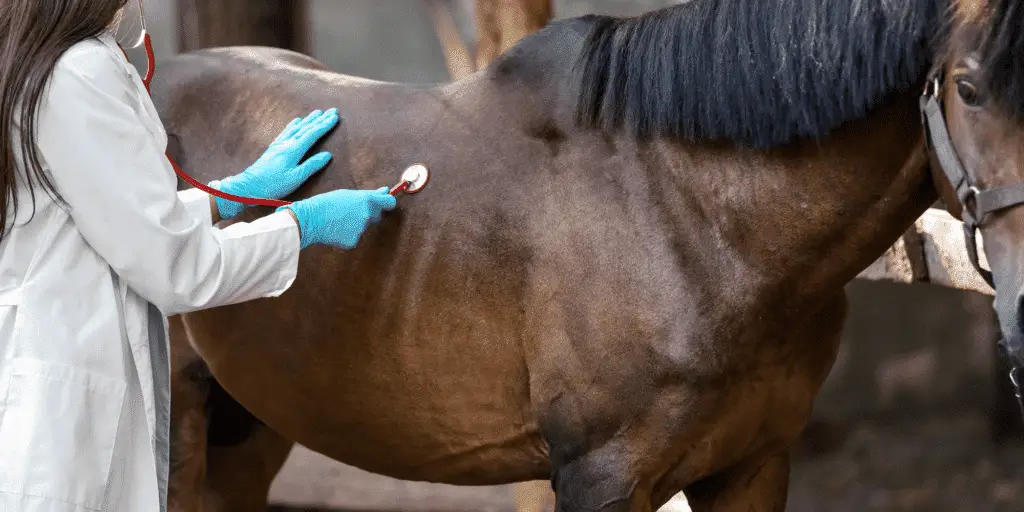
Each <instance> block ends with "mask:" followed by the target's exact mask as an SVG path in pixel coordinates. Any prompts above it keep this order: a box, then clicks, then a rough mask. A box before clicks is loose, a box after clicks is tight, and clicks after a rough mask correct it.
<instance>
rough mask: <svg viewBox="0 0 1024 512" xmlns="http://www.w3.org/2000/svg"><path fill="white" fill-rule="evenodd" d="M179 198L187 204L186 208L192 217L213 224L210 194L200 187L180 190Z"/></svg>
mask: <svg viewBox="0 0 1024 512" xmlns="http://www.w3.org/2000/svg"><path fill="white" fill-rule="evenodd" d="M178 199H180V200H181V202H182V204H184V205H185V210H187V211H188V213H189V215H191V216H192V217H194V218H196V219H198V220H200V221H203V222H205V223H207V224H213V212H212V211H211V210H210V194H207V193H206V192H203V191H202V190H199V189H198V188H188V189H185V190H180V191H178Z"/></svg>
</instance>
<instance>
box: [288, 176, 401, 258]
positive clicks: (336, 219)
mask: <svg viewBox="0 0 1024 512" xmlns="http://www.w3.org/2000/svg"><path fill="white" fill-rule="evenodd" d="M395 204H396V201H395V198H394V196H392V195H390V194H388V188H387V187H381V188H379V189H377V190H334V191H331V192H325V193H323V194H319V195H315V196H313V197H310V198H309V199H304V200H302V201H296V202H294V203H292V204H290V205H287V206H282V207H280V208H278V209H277V210H278V211H281V210H283V209H290V210H291V211H292V212H294V213H295V217H296V218H297V219H298V220H299V232H300V233H301V237H300V246H301V247H302V248H303V249H305V248H306V247H309V246H310V245H313V244H324V245H330V246H333V247H340V248H342V249H346V250H349V249H353V248H355V246H356V244H357V243H358V242H359V237H361V236H362V235H363V232H364V231H366V227H367V226H368V225H370V224H376V223H377V222H379V221H380V216H381V212H382V211H384V210H390V209H392V208H394V207H395Z"/></svg>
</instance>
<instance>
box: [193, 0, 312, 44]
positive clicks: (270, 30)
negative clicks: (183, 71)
mask: <svg viewBox="0 0 1024 512" xmlns="http://www.w3.org/2000/svg"><path fill="white" fill-rule="evenodd" d="M308 16H309V13H308V6H307V2H306V0H178V24H179V27H180V29H179V32H178V33H179V34H180V35H179V49H180V50H181V51H182V52H189V51H193V50H198V49H201V48H211V47H217V46H233V45H255V46H273V47H277V48H285V49H289V50H295V51H298V52H302V53H307V54H308V53H309V51H310V47H311V42H310V37H309V29H308Z"/></svg>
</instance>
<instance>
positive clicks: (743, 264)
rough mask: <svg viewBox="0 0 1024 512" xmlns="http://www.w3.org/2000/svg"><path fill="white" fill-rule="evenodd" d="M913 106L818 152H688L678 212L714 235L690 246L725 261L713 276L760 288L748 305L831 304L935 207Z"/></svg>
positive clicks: (697, 235)
mask: <svg viewBox="0 0 1024 512" xmlns="http://www.w3.org/2000/svg"><path fill="white" fill-rule="evenodd" d="M915 100H916V98H915V97H914V95H913V94H910V93H908V94H904V95H902V96H900V97H899V98H896V99H891V100H890V101H888V102H887V103H885V104H884V105H882V106H880V107H879V108H876V109H874V110H873V111H872V112H871V113H869V114H868V115H867V116H866V117H865V118H864V119H861V120H859V121H856V122H852V123H848V124H847V125H844V126H843V127H842V128H841V129H840V130H837V131H836V132H835V133H834V134H833V135H832V136H831V137H829V138H828V139H825V140H822V141H820V143H817V144H815V143H808V144H803V145H802V146H800V147H787V148H784V149H777V150H772V151H770V152H768V154H767V155H765V154H763V153H756V154H755V153H751V154H750V155H741V154H737V153H731V152H729V151H728V149H724V148H723V149H719V150H716V151H715V152H714V153H712V154H711V155H710V156H709V155H708V154H706V153H703V152H698V151H687V152H686V156H685V158H682V159H679V160H677V164H676V166H675V167H679V169H678V171H679V173H680V174H679V180H680V184H681V185H682V186H681V188H680V190H684V191H685V192H684V194H688V195H689V197H685V198H681V199H683V201H681V202H680V205H681V208H682V209H683V211H684V212H688V213H686V214H684V216H686V215H695V216H696V217H694V218H698V219H707V222H708V223H709V224H710V226H708V228H709V229H710V232H708V231H707V229H705V230H704V231H703V232H701V230H691V231H690V233H691V236H693V237H694V239H693V240H692V241H690V242H691V243H688V244H686V245H685V246H686V247H699V249H697V250H698V251H702V252H708V254H702V255H701V256H703V257H709V258H713V260H712V261H718V262H721V261H722V259H723V258H725V259H727V260H728V261H729V263H728V264H726V265H721V264H718V265H717V266H715V267H714V268H711V269H709V270H710V271H711V272H719V271H720V272H722V275H721V276H719V277H721V278H722V279H728V280H730V281H733V282H737V281H735V280H736V279H737V278H741V281H738V282H749V283H756V284H755V286H754V288H752V289H750V290H749V291H750V292H751V294H752V295H754V294H760V293H767V294H769V295H775V296H777V297H778V299H779V300H780V301H782V302H783V304H780V305H781V306H782V307H784V308H786V309H787V310H790V311H794V312H797V311H801V310H805V309H806V307H810V306H812V305H814V304H818V303H820V301H822V300H825V299H827V298H828V296H830V295H832V294H834V293H836V292H837V291H838V290H839V289H840V288H841V287H842V286H843V285H844V284H845V283H846V282H848V281H849V280H851V279H853V278H854V277H855V276H856V274H857V273H858V272H859V271H860V270H862V269H863V268H864V267H866V266H867V265H869V264H870V263H871V262H872V261H874V260H875V259H876V258H877V257H878V256H880V255H881V254H882V253H883V252H884V251H885V250H886V249H887V248H888V247H889V246H890V245H891V244H892V243H894V242H895V241H896V240H897V239H898V238H899V236H900V235H901V234H902V233H903V232H904V231H905V229H906V228H907V227H908V226H909V225H910V224H911V223H912V222H913V221H914V219H915V218H917V216H919V215H920V214H921V213H923V212H924V210H925V209H927V207H928V206H929V205H930V204H931V203H932V202H933V201H934V200H935V191H934V188H933V187H932V184H931V181H930V179H929V177H928V174H927V166H926V160H925V155H924V152H923V149H922V147H921V141H922V138H921V130H920V123H919V117H918V114H917V111H916V101H915ZM677 154H678V152H677ZM697 158H699V160H697ZM669 160H670V161H671V160H672V158H670V159H669ZM684 161H685V163H683V162H684ZM684 222H692V220H685V221H684ZM684 233H685V231H684ZM684 236H685V235H684ZM709 242H711V243H709ZM750 298H751V299H753V297H750Z"/></svg>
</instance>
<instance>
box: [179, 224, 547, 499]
mask: <svg viewBox="0 0 1024 512" xmlns="http://www.w3.org/2000/svg"><path fill="white" fill-rule="evenodd" d="M367 246H371V247H372V244H369V243H368V244H367ZM313 254H315V253H313V252H312V251H310V256H312V255H313ZM304 256H306V254H305V253H304ZM367 257H368V258H371V259H372V258H373V255H367ZM306 258H307V259H306V261H315V259H314V257H306ZM353 260H354V258H352V257H351V256H350V257H349V260H348V261H347V262H346V263H348V264H350V265H356V266H358V262H356V263H353ZM378 261H379V260H378ZM320 264H321V265H323V264H324V263H323V262H322V261H321V262H320ZM463 270H464V271H463V272H461V273H459V272H449V271H442V272H434V273H432V274H431V273H426V274H417V275H423V276H425V278H426V280H422V279H421V280H420V281H417V280H416V279H417V278H416V277H414V276H405V275H402V272H403V270H401V268H399V269H397V270H394V271H392V272H389V273H388V276H387V277H386V278H382V277H380V276H379V275H378V276H376V277H375V278H374V279H370V281H372V282H373V285H372V286H369V285H368V286H365V287H364V286H361V285H360V283H358V282H351V283H348V285H347V286H334V285H332V286H323V285H322V281H318V280H317V279H315V278H310V277H306V278H305V279H303V278H301V276H300V278H299V279H297V280H296V282H295V284H294V285H293V289H292V290H289V292H288V293H287V294H285V295H283V296H282V297H279V298H276V299H267V300H257V301H251V302H248V303H245V304H239V305H235V306H229V307H223V308H217V309H214V310H208V311H202V312H197V313H194V314H190V315H187V316H186V317H185V320H186V322H187V323H188V325H189V335H190V337H191V338H192V340H193V344H194V345H195V346H196V347H197V349H198V351H199V354H200V356H201V357H202V358H203V359H204V360H205V361H206V362H207V364H208V365H209V366H210V369H211V371H212V372H213V374H214V375H215V376H216V378H217V380H218V381H219V382H220V383H221V385H222V386H223V387H224V388H225V389H226V390H227V391H228V392H229V393H230V394H231V395H232V396H233V397H234V398H235V399H236V400H238V401H239V402H240V403H241V404H242V405H243V406H244V407H246V408H247V409H248V410H250V411H251V412H252V413H253V414H255V415H256V416H257V417H259V418H260V419H261V420H262V421H264V422H265V423H267V424H268V425H270V426H271V427H272V428H274V429H275V430H277V431H279V432H280V433H282V434H283V435H285V436H287V437H289V438H291V439H293V440H295V441H296V442H298V443H301V444H303V445H305V446H307V447H309V448H311V449H313V450H316V451H318V452H321V453H323V454H325V455H327V456H329V457H332V458H335V459H337V460H339V461H341V462H344V463H346V464H350V465H354V466H357V467H360V468H363V469H366V470H368V471H372V472H375V473H379V474H384V475H388V476H392V477H396V478H402V479H407V480H428V481H442V482H446V483H453V484H467V485H487V484H495V483H505V482H512V481H519V480H524V479H527V480H528V479H536V478H547V476H548V474H549V473H548V467H547V456H546V447H545V445H544V444H543V441H542V439H541V438H540V435H539V432H538V427H537V424H536V420H535V419H534V418H533V416H532V407H531V397H530V387H529V374H528V370H527V365H526V363H525V358H524V356H523V349H522V347H521V340H520V339H519V334H518V333H519V330H520V328H521V327H520V322H521V320H520V315H521V310H520V308H519V307H518V305H516V304H514V301H515V300H517V299H516V298H515V297H514V296H513V295H510V294H508V293H503V292H504V291H505V290H503V289H502V288H501V283H498V284H496V285H495V286H493V287H490V288H489V289H486V288H485V289H486V290H487V291H488V292H489V293H479V292H480V288H475V291H476V293H472V291H473V290H474V287H478V286H481V281H484V280H483V279H482V278H481V277H480V276H479V275H476V276H474V275H471V274H473V273H471V272H467V271H465V269H463ZM304 271H306V270H305V269H303V270H300V274H301V273H302V272H304ZM485 284H486V283H485ZM463 285H465V286H463ZM427 301H429V302H427Z"/></svg>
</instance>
